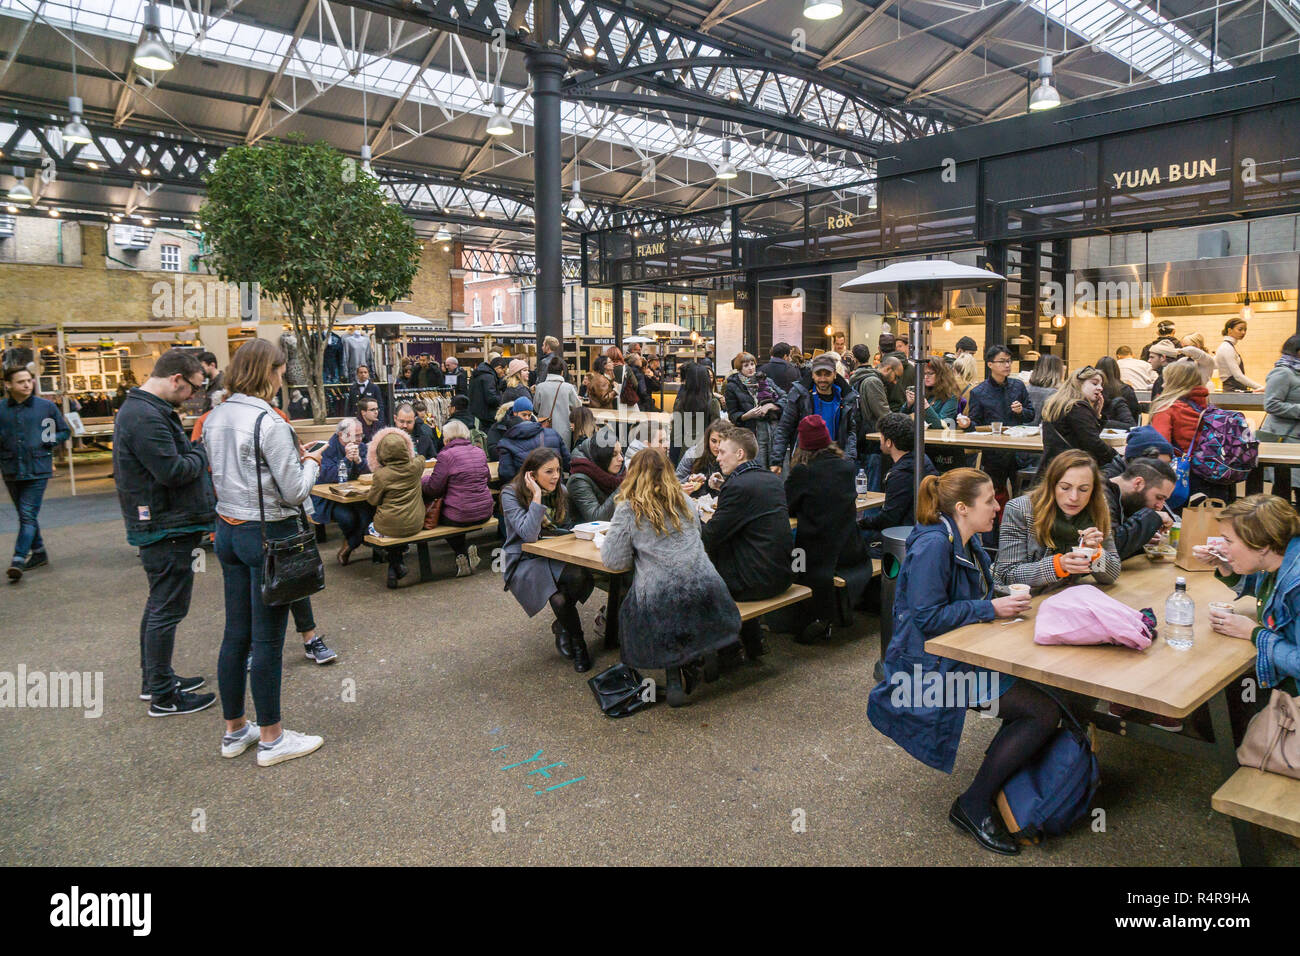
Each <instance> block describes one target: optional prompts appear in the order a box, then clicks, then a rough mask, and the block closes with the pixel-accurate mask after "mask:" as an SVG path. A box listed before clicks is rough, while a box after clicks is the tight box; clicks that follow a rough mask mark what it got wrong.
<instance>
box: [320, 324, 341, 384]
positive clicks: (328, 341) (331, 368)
mask: <svg viewBox="0 0 1300 956" xmlns="http://www.w3.org/2000/svg"><path fill="white" fill-rule="evenodd" d="M324 344H325V365H324V368H323V369H322V371H321V380H322V381H324V382H325V383H326V384H327V385H337V384H338V383H339V382H342V381H343V374H344V372H343V340H342V339H341V338H339V336H338V333H337V332H331V333H330V334H329V335H328V336H326V337H325V338H324Z"/></svg>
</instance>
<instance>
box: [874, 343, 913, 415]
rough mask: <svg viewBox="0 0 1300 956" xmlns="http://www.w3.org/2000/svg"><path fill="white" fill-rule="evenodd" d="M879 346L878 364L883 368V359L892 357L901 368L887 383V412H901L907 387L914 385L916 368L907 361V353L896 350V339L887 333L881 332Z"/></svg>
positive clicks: (905, 399) (904, 403)
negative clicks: (898, 373) (896, 375)
mask: <svg viewBox="0 0 1300 956" xmlns="http://www.w3.org/2000/svg"><path fill="white" fill-rule="evenodd" d="M876 341H877V342H878V343H879V344H880V364H881V366H882V367H883V366H884V364H885V359H886V358H888V357H889V356H891V355H892V356H894V357H895V358H897V359H898V362H899V365H900V366H901V367H902V372H901V374H900V375H899V376H898V377H897V378H895V379H893V380H892V381H890V382H889V383H888V389H887V390H888V392H889V410H890V411H893V412H897V411H902V408H903V406H904V405H906V404H907V387H908V386H909V385H911V386H915V385H916V368H915V367H914V366H913V365H912V363H911V362H909V361H908V360H907V353H906V352H904V351H901V350H900V349H899V348H898V339H897V338H895V337H894V336H893V335H892V334H890V333H889V332H882V333H881V334H880V338H879V339H877V340H876Z"/></svg>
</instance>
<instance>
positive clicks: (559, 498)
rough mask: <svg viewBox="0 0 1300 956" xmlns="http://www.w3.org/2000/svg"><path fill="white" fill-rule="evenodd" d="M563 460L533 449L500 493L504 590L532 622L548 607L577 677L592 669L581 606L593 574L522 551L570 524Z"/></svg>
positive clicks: (562, 650) (545, 449) (563, 653)
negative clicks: (503, 525) (584, 637)
mask: <svg viewBox="0 0 1300 956" xmlns="http://www.w3.org/2000/svg"><path fill="white" fill-rule="evenodd" d="M562 478H563V473H562V472H561V471H560V456H559V454H557V453H556V452H555V450H554V449H551V448H548V447H546V446H542V447H540V448H534V449H533V450H532V451H530V452H529V453H528V457H527V458H525V459H524V463H523V465H522V466H521V467H520V469H519V472H518V473H517V474H516V475H515V477H514V478H513V479H512V480H511V482H510V484H508V485H506V487H505V488H503V489H501V517H502V521H503V523H504V524H505V529H506V543H505V546H504V547H503V548H502V554H503V556H504V568H503V573H504V575H505V584H506V589H507V590H508V591H509V592H510V593H511V594H513V595H514V596H515V600H516V601H518V602H519V606H520V607H522V608H523V609H524V611H525V612H526V613H527V614H528V616H529V617H532V616H533V615H535V614H536V613H537V612H538V611H540V610H541V609H542V608H544V607H546V605H547V604H550V606H551V610H552V611H553V612H555V623H554V624H552V625H551V631H552V633H554V634H555V649H556V650H557V651H559V652H560V656H562V657H564V658H565V659H566V660H572V661H573V669H574V670H575V671H577V672H578V673H579V674H581V673H583V672H584V671H588V670H590V669H591V657H590V655H589V654H588V652H587V644H586V642H585V641H584V640H583V636H582V619H581V618H580V617H579V616H578V605H579V604H582V603H583V602H584V601H586V600H587V598H589V597H591V591H592V588H593V587H594V586H595V582H594V581H593V580H592V576H591V572H590V571H588V570H586V569H585V568H580V567H578V566H576V565H573V564H569V563H567V562H565V561H553V560H551V559H550V558H544V557H541V556H540V555H535V554H529V553H527V552H526V551H524V545H525V544H532V543H534V542H535V541H537V540H539V539H540V538H542V537H545V536H546V535H547V534H548V533H551V534H554V533H565V532H567V531H568V530H569V528H570V527H571V525H572V511H571V509H570V507H569V497H568V494H567V493H566V492H565V490H564V483H563V481H562V480H561V479H562Z"/></svg>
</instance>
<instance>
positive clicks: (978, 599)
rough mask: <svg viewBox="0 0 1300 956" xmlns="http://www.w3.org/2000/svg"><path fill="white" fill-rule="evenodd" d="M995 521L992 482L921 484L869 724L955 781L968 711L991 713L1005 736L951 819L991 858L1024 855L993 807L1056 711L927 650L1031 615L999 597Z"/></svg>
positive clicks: (1002, 680) (939, 479)
mask: <svg viewBox="0 0 1300 956" xmlns="http://www.w3.org/2000/svg"><path fill="white" fill-rule="evenodd" d="M997 513H998V504H997V500H996V498H995V497H994V492H993V479H991V478H990V477H989V476H988V475H986V474H985V473H984V472H982V471H977V470H976V469H974V468H954V469H953V470H952V471H948V472H945V473H944V474H942V475H929V476H927V477H926V478H925V479H924V480H923V481H922V482H921V491H920V494H919V496H918V497H917V500H916V526H915V527H914V528H913V529H912V533H911V535H909V536H908V539H907V557H905V558H904V559H903V568H902V570H901V571H900V572H899V574H898V583H897V586H896V590H895V592H894V635H893V637H892V639H891V640H890V642H889V648H888V649H887V650H886V652H885V659H884V671H885V679H884V680H883V681H881V682H880V683H879V684H878V685H876V687H875V689H874V690H872V692H871V696H870V698H869V700H868V702H867V718H868V719H869V720H870V721H871V723H872V724H873V725H874V726H875V728H876V729H877V730H879V731H880V732H881V733H883V734H885V735H886V736H887V737H890V738H891V739H893V740H894V741H895V742H896V743H897V744H898V745H899V746H900V747H902V748H903V749H904V750H906V751H907V752H908V753H910V754H911V755H912V756H913V757H916V759H918V760H920V761H921V762H922V763H925V764H928V765H929V766H931V767H935V768H937V769H939V770H942V771H944V772H945V773H951V772H952V767H953V763H954V761H955V760H956V757H957V744H958V742H959V741H960V740H961V731H962V725H963V723H964V722H965V720H966V709H967V708H968V707H978V708H980V709H988V710H989V711H990V712H992V713H994V714H996V715H997V716H998V717H1001V718H1002V721H1003V724H1002V729H1001V730H1000V731H999V732H998V734H997V736H996V737H994V738H993V743H992V744H991V745H990V746H989V749H988V751H987V752H986V754H985V757H984V763H983V764H982V765H981V766H980V769H979V771H978V772H977V773H976V774H975V779H974V780H973V781H972V782H971V785H970V786H969V787H967V789H966V792H965V793H963V794H962V795H961V796H959V797H958V798H957V800H956V801H955V802H954V803H953V805H952V809H951V810H949V812H948V820H949V822H951V823H952V824H953V825H955V826H956V827H957V828H958V829H960V830H963V831H965V832H966V833H969V834H970V835H971V836H973V837H974V838H975V840H976V841H977V842H978V843H979V844H980V846H982V847H984V848H985V849H986V850H991V851H993V852H994V853H1003V854H1008V855H1011V854H1016V853H1019V852H1020V846H1019V844H1017V843H1016V841H1015V840H1014V839H1012V837H1011V836H1010V835H1009V834H1008V833H1007V830H1006V827H1005V826H1004V825H1003V823H1002V820H1001V818H1000V817H999V815H998V813H997V811H996V810H994V808H993V798H994V795H995V794H996V793H997V792H998V790H1000V789H1001V787H1002V785H1003V784H1004V783H1005V782H1006V781H1007V780H1008V779H1009V778H1010V777H1011V776H1012V774H1014V773H1015V772H1016V771H1018V770H1019V769H1020V768H1021V767H1023V766H1024V765H1025V764H1027V763H1028V762H1029V761H1030V760H1032V759H1033V757H1034V754H1035V753H1037V752H1038V750H1039V748H1041V747H1042V745H1043V744H1044V743H1046V741H1047V739H1048V738H1049V737H1050V736H1051V735H1052V733H1053V731H1055V729H1056V725H1057V722H1058V720H1059V718H1060V713H1059V708H1058V707H1057V705H1056V702H1055V701H1054V700H1053V699H1052V698H1051V697H1049V696H1048V695H1047V694H1045V693H1044V692H1043V691H1041V690H1040V689H1038V688H1037V687H1035V686H1034V685H1033V684H1031V683H1029V682H1028V681H1024V680H1016V679H1015V678H1012V677H1007V676H1004V675H1000V674H996V673H993V672H992V671H987V670H982V669H979V668H976V667H973V666H971V665H969V664H963V663H961V662H959V661H954V660H949V659H947V658H942V657H935V656H934V655H933V654H927V653H926V651H925V642H926V641H927V640H929V639H930V638H932V637H937V636H939V635H940V634H946V633H947V632H948V631H952V630H955V629H956V628H959V627H963V626H965V625H967V624H975V623H979V622H988V621H992V620H993V619H994V618H1014V617H1015V616H1016V615H1018V614H1020V613H1022V612H1023V611H1025V610H1027V609H1028V607H1029V596H1028V595H1027V594H1013V595H1010V596H1008V597H994V596H993V567H992V562H991V561H990V560H989V556H988V554H987V553H985V551H984V548H983V545H982V544H981V542H980V537H979V536H980V535H981V534H986V533H988V532H989V531H992V530H993V520H994V518H996V517H997ZM936 691H937V696H938V697H939V698H941V699H939V700H936V699H935V696H936Z"/></svg>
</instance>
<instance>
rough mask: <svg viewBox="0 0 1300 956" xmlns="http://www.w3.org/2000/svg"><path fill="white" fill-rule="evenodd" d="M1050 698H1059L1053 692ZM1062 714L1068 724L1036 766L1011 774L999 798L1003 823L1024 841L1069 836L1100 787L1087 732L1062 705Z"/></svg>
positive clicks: (1054, 738)
mask: <svg viewBox="0 0 1300 956" xmlns="http://www.w3.org/2000/svg"><path fill="white" fill-rule="evenodd" d="M1048 696H1050V697H1052V699H1053V700H1056V697H1055V695H1053V694H1052V693H1051V692H1050V691H1048ZM1057 704H1058V706H1059V705H1060V701H1057ZM1061 711H1062V712H1063V713H1064V714H1065V726H1063V727H1061V728H1060V729H1059V730H1058V731H1057V732H1056V733H1055V734H1054V735H1053V736H1052V738H1051V739H1050V740H1049V741H1048V742H1047V743H1046V744H1044V745H1043V748H1042V750H1040V751H1039V752H1038V753H1037V755H1035V757H1034V759H1033V761H1032V762H1031V763H1029V764H1027V765H1026V766H1024V767H1021V768H1020V769H1019V770H1018V771H1016V772H1015V774H1013V775H1012V777H1011V779H1010V780H1008V781H1007V782H1006V783H1005V784H1004V785H1003V787H1002V790H1001V792H999V793H998V796H997V800H996V804H997V808H998V812H999V813H1000V814H1001V816H1002V821H1003V822H1004V823H1005V824H1006V826H1007V830H1008V831H1009V832H1010V833H1011V835H1012V836H1013V837H1015V838H1016V839H1017V840H1019V841H1020V842H1021V843H1027V844H1028V843H1038V842H1039V841H1040V840H1042V838H1043V837H1044V836H1059V835H1060V834H1062V833H1065V832H1066V831H1067V830H1069V829H1070V827H1072V826H1074V825H1075V824H1076V823H1078V822H1079V821H1080V820H1081V819H1083V818H1084V817H1085V816H1087V814H1088V811H1089V810H1090V809H1091V808H1092V798H1093V796H1094V795H1095V794H1096V793H1097V787H1098V786H1099V785H1100V784H1101V768H1100V766H1099V765H1098V763H1097V756H1096V754H1094V753H1093V752H1092V746H1091V745H1090V744H1089V743H1088V735H1087V733H1086V732H1085V731H1084V729H1083V727H1082V726H1080V724H1079V722H1078V721H1077V720H1075V719H1074V715H1073V714H1071V713H1070V711H1069V710H1068V709H1067V708H1065V707H1064V706H1062V707H1061Z"/></svg>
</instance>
